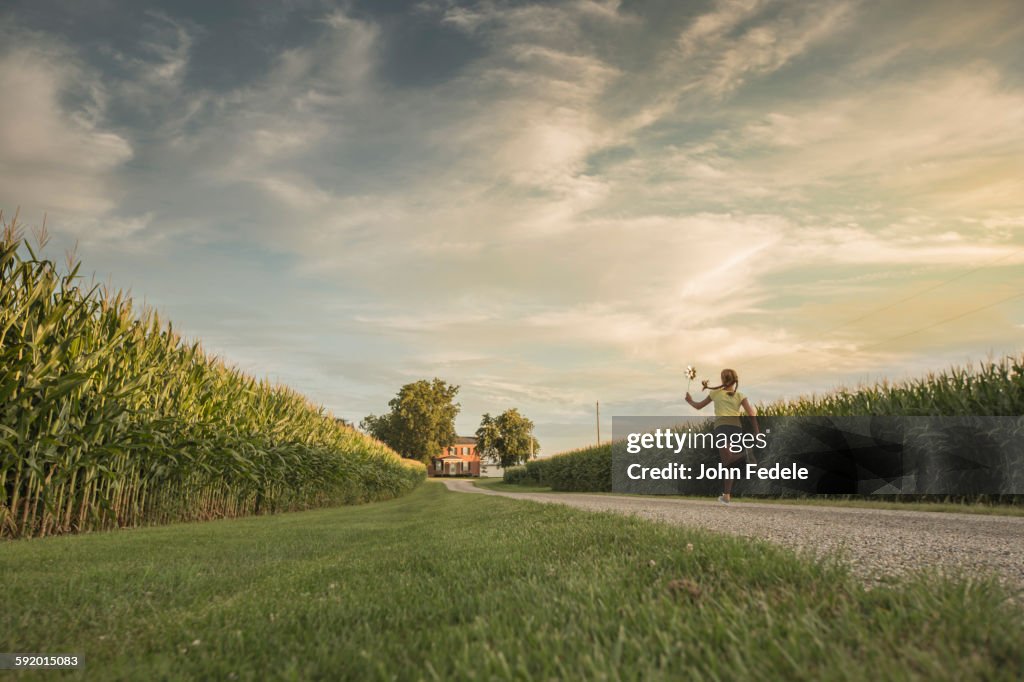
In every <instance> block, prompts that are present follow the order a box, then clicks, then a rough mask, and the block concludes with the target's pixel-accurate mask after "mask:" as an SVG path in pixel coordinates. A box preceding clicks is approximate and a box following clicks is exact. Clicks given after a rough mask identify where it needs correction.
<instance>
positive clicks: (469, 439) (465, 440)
mask: <svg viewBox="0 0 1024 682" xmlns="http://www.w3.org/2000/svg"><path fill="white" fill-rule="evenodd" d="M452 445H476V438H474V437H473V436H456V437H455V442H454V443H452Z"/></svg>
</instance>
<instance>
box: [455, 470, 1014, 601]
mask: <svg viewBox="0 0 1024 682" xmlns="http://www.w3.org/2000/svg"><path fill="white" fill-rule="evenodd" d="M442 482H443V483H444V484H445V485H446V486H448V489H449V490H453V491H456V492H461V493H477V494H483V495H500V496H502V497H511V498H515V499H518V500H532V501H534V502H544V503H547V504H552V503H554V504H567V505H569V506H571V507H577V508H579V509H586V510H589V511H609V512H617V513H620V514H632V515H635V516H639V517H642V518H645V519H653V520H657V521H666V522H668V523H674V524H678V525H681V526H693V527H697V528H705V529H707V530H712V531H719V532H723V533H732V534H735V535H742V536H746V537H751V538H761V539H764V540H770V541H772V542H777V543H779V544H781V545H785V546H787V547H791V548H793V549H796V550H808V551H811V552H813V553H815V554H816V555H824V554H829V553H833V552H837V551H838V552H842V553H843V555H844V556H846V557H847V558H848V559H849V561H850V562H851V564H852V566H853V569H854V570H855V571H856V572H857V573H858V574H859V575H861V576H863V577H865V578H868V579H872V580H875V579H880V578H883V577H884V576H887V575H898V574H901V573H906V572H908V571H911V570H914V569H919V568H924V567H929V566H934V567H941V568H945V569H952V570H953V571H963V572H964V573H965V574H977V573H979V572H983V573H989V572H992V573H995V574H996V575H997V576H999V577H1000V578H1001V579H1002V580H1003V581H1004V582H1005V583H1006V584H1008V585H1009V586H1011V587H1014V588H1019V589H1024V517H1020V516H1012V517H1011V516H987V515H980V514H956V513H945V512H915V511H899V510H884V509H858V508H851V507H827V506H818V505H789V504H776V503H772V504H765V503H757V502H733V503H732V504H729V505H724V504H720V503H719V502H717V501H715V500H708V501H707V502H705V501H701V500H681V499H675V498H665V497H654V496H650V497H627V496H617V495H594V494H587V493H529V492H525V493H509V492H504V491H502V492H497V491H494V490H487V489H485V488H478V487H476V486H475V485H473V483H472V482H470V481H468V480H466V479H448V480H444V479H442Z"/></svg>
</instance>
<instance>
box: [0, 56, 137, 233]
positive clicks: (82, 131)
mask: <svg viewBox="0 0 1024 682" xmlns="http://www.w3.org/2000/svg"><path fill="white" fill-rule="evenodd" d="M73 86H76V87H78V88H79V89H80V90H84V95H85V96H90V95H92V96H93V101H92V102H91V104H92V106H93V107H94V108H95V109H99V110H100V111H99V112H96V111H95V109H94V110H93V111H89V110H88V109H87V108H83V109H82V110H80V111H77V112H69V111H65V110H64V108H63V107H62V106H61V97H62V96H63V95H64V93H65V91H66V90H67V89H68V88H71V87H73ZM0 91H2V92H4V93H7V96H8V97H9V98H10V99H9V101H8V105H7V106H4V107H0V186H3V188H4V197H5V200H6V201H10V202H17V203H19V204H21V205H24V206H27V207H32V208H33V209H34V210H40V211H49V212H51V213H54V214H57V215H61V214H63V215H79V216H81V215H85V216H97V215H101V214H103V213H104V212H106V211H109V210H111V209H113V208H114V207H116V205H117V200H118V197H117V193H116V188H115V187H114V186H113V185H112V181H111V174H112V172H113V171H114V170H116V169H117V168H118V167H119V166H120V165H121V164H123V163H125V162H126V161H128V160H129V159H131V158H132V148H131V145H130V144H129V143H128V141H127V140H126V139H125V138H123V137H122V136H120V135H118V134H116V133H114V132H111V131H110V130H106V129H104V127H103V125H102V122H101V121H100V120H98V119H99V113H101V111H102V107H103V101H102V92H103V88H102V86H101V85H100V84H99V82H98V81H97V80H96V79H95V76H94V75H92V74H90V73H88V72H86V71H84V70H82V69H80V68H78V67H77V66H76V65H75V63H74V61H73V60H71V59H69V58H68V55H67V54H65V53H62V52H61V51H59V50H56V49H54V50H44V49H42V48H34V47H32V46H30V45H25V44H21V43H19V44H18V45H17V46H16V47H13V48H12V49H10V50H9V51H7V52H6V53H5V54H4V55H3V56H2V57H0Z"/></svg>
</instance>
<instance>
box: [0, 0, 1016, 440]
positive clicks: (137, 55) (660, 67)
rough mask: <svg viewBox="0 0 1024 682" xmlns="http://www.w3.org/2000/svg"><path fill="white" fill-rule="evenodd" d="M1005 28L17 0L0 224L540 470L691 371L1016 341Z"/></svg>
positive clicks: (229, 355)
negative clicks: (454, 390) (501, 443)
mask: <svg viewBox="0 0 1024 682" xmlns="http://www.w3.org/2000/svg"><path fill="white" fill-rule="evenodd" d="M58 10H59V11H58ZM925 10H927V11H925ZM1022 19H1024V6H1021V5H1020V4H1019V3H1015V2H1009V1H1006V2H1004V1H995V0H991V1H988V2H982V3H979V4H976V5H973V6H971V7H969V8H966V7H964V6H963V4H962V3H957V2H952V1H949V2H898V3H892V4H886V5H885V6H873V5H870V4H868V3H863V2H857V1H854V0H850V1H833V2H827V3H823V4H820V5H816V6H814V7H813V8H810V7H808V6H807V5H806V4H804V3H799V2H795V1H788V2H781V1H767V0H766V1H759V0H723V1H720V2H701V3H690V4H687V5H686V6H683V5H682V4H681V3H676V2H668V1H666V2H649V3H638V2H610V1H597V0H591V1H587V0H577V1H572V2H562V3H554V4H544V5H536V4H532V3H525V2H508V3H502V2H497V3H492V2H481V3H459V2H454V1H444V0H424V1H422V2H408V3H404V2H389V3H379V2H378V3H373V2H369V1H365V2H356V1H354V2H339V3H333V2H319V1H312V0H310V1H308V2H306V1H297V2H293V3H290V4H288V5H287V6H282V7H260V8H258V9H255V10H253V9H251V8H249V7H246V6H245V5H244V4H241V3H239V4H234V3H218V4H217V5H216V6H211V5H205V4H204V3H180V2H170V1H169V0H166V1H164V2H146V3H124V2H107V1H96V2H78V3H62V2H40V1H37V2H14V3H12V4H11V5H9V6H8V7H7V8H6V9H4V10H0V26H2V27H3V28H4V29H5V31H4V34H5V36H7V38H8V40H7V41H5V46H4V47H3V48H0V84H2V85H3V86H4V88H3V89H4V91H5V92H6V93H8V95H9V97H11V101H12V104H10V105H9V106H7V107H4V108H3V109H0V138H2V144H0V186H2V187H4V194H3V195H2V196H0V209H3V211H4V215H6V216H9V215H12V214H14V212H15V210H17V209H19V207H20V215H21V222H22V223H23V224H26V225H32V224H38V223H41V222H42V220H43V216H44V215H45V216H46V222H47V225H48V228H49V230H50V232H51V235H52V244H51V246H50V247H49V249H48V251H47V255H48V257H51V258H53V259H54V260H58V261H59V260H60V258H59V257H54V256H53V255H52V254H54V253H61V252H63V251H64V250H66V249H69V248H71V247H72V246H73V245H75V244H76V243H77V244H78V249H77V253H78V256H79V257H80V258H81V260H82V261H83V268H84V271H85V276H86V277H88V276H89V274H90V273H95V276H96V278H97V279H98V280H100V281H104V280H107V279H108V278H109V280H110V282H111V283H112V284H113V286H115V287H116V288H122V289H125V290H130V291H132V292H133V294H134V296H135V298H136V299H137V301H139V302H140V303H144V304H147V305H150V306H152V307H153V308H155V309H157V310H158V311H159V312H160V315H161V317H162V318H163V319H165V320H166V319H170V320H171V321H172V322H173V323H174V327H175V330H176V331H177V332H179V333H180V334H182V336H183V337H185V338H187V339H190V340H197V341H200V342H201V344H202V346H203V348H204V349H206V350H207V352H209V353H210V354H212V355H216V356H218V357H220V358H222V359H223V360H224V361H225V362H226V363H228V364H230V365H233V366H236V367H238V368H239V369H240V370H242V371H244V372H246V373H247V374H251V375H253V376H256V377H266V378H267V379H269V380H271V381H274V382H277V383H281V384H284V385H287V386H289V387H291V388H293V389H295V390H296V391H298V392H300V393H302V394H303V395H305V396H306V397H307V398H308V399H309V400H310V401H311V402H313V403H315V404H317V405H323V406H324V407H326V408H327V409H328V410H329V411H330V412H331V413H332V414H333V415H334V416H335V417H339V418H343V419H346V420H348V421H350V422H352V423H353V424H354V425H358V423H359V421H360V420H361V419H362V418H364V417H365V416H366V415H368V414H370V413H374V414H381V413H382V412H385V411H386V410H387V402H388V400H390V399H391V398H392V397H394V395H395V394H396V393H397V391H398V389H399V388H400V387H401V386H402V385H403V384H406V383H409V382H412V381H416V380H419V379H431V378H433V377H435V376H436V377H439V378H441V379H444V380H446V381H448V382H450V383H452V384H456V385H459V386H460V387H461V388H460V392H459V396H458V397H457V401H458V402H460V403H461V405H462V411H461V413H460V415H459V418H458V419H457V421H456V430H457V432H458V433H459V434H460V435H474V434H475V431H476V428H477V426H478V424H479V420H480V417H481V416H482V414H483V413H485V412H489V413H491V414H496V413H500V412H502V411H504V410H506V409H508V408H513V407H514V408H517V409H518V410H519V411H520V412H521V413H522V414H524V415H525V416H527V417H528V418H530V419H531V420H533V422H534V423H535V426H536V428H535V435H536V437H537V438H538V440H539V441H540V444H541V451H540V453H539V454H540V455H541V456H549V455H551V454H555V453H556V452H559V451H564V450H569V449H574V448H578V447H586V446H588V445H591V444H593V443H594V441H595V434H594V430H595V423H594V406H595V402H597V401H600V403H601V416H602V420H601V434H602V438H603V439H607V438H606V434H607V437H610V436H611V418H612V416H615V415H652V416H658V415H675V414H679V415H689V414H694V412H693V410H692V409H691V408H689V407H687V406H685V403H684V402H683V399H682V396H683V393H684V392H685V390H686V384H687V382H686V378H685V376H684V371H685V369H686V367H687V366H688V365H694V366H696V367H697V370H698V378H697V380H695V381H694V382H693V387H692V392H693V393H694V395H695V396H696V395H697V392H698V389H699V385H700V379H702V378H708V379H711V380H712V381H713V382H716V383H717V381H716V379H717V376H718V372H719V370H720V369H721V368H723V367H732V368H735V369H737V370H738V372H739V375H740V387H741V390H743V391H744V392H745V393H746V394H747V395H748V396H749V397H750V398H751V401H752V402H755V403H771V402H774V401H776V400H781V399H789V398H795V397H797V396H800V395H809V394H812V393H819V394H820V393H824V392H828V391H830V390H832V389H834V388H837V387H840V386H849V387H853V386H856V385H858V384H872V383H875V382H877V381H880V380H888V381H892V382H899V381H901V380H904V379H909V378H914V377H918V376H922V375H924V374H926V373H927V372H929V371H941V370H943V369H946V368H948V367H950V366H953V365H960V366H963V365H968V364H976V363H977V362H980V361H984V360H985V359H996V358H998V357H1001V356H1005V355H1019V353H1020V350H1021V344H1020V340H1021V333H1022V330H1024V269H1022V267H1021V266H1022V264H1024V132H1022V131H1024V69H1022V68H1021V66H1020V65H1021V64H1024V21H1022ZM684 408H685V409H684ZM606 429H607V430H606Z"/></svg>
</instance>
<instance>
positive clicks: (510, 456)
mask: <svg viewBox="0 0 1024 682" xmlns="http://www.w3.org/2000/svg"><path fill="white" fill-rule="evenodd" d="M476 450H477V452H479V453H480V457H481V458H486V459H489V460H491V461H492V462H495V463H497V464H500V465H501V466H502V467H510V466H515V465H516V464H522V463H523V462H525V461H527V460H528V459H530V457H532V456H533V455H535V454H536V453H537V452H539V451H540V443H539V442H538V441H537V439H536V438H534V437H533V422H532V421H530V420H529V419H527V418H526V417H524V416H523V415H521V414H519V410H517V409H515V408H514V407H513V408H512V409H509V410H505V411H504V412H502V413H501V414H499V415H498V416H497V417H492V416H491V415H490V414H485V415H484V416H483V418H482V419H481V420H480V428H479V429H477V430H476Z"/></svg>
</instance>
